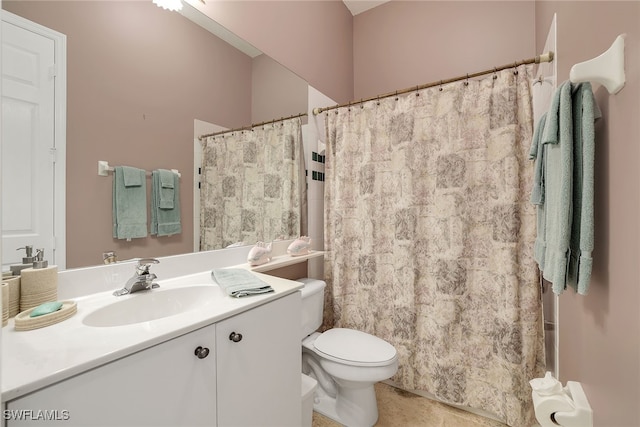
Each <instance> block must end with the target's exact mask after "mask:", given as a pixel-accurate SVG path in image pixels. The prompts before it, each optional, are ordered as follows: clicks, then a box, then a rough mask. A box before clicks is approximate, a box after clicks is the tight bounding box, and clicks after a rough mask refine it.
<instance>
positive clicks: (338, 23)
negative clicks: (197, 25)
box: [193, 0, 353, 102]
mask: <svg viewBox="0 0 640 427" xmlns="http://www.w3.org/2000/svg"><path fill="white" fill-rule="evenodd" d="M193 3H194V6H196V7H198V8H199V9H201V10H202V11H203V12H204V13H205V14H206V15H208V16H209V17H211V18H213V19H214V20H216V21H217V22H218V23H220V24H221V25H223V26H224V27H226V28H227V29H229V30H230V31H232V32H234V33H235V34H237V35H238V36H240V37H241V38H243V39H244V40H246V41H248V42H249V43H251V44H252V45H253V46H255V47H256V48H258V49H260V51H262V52H264V53H266V54H267V55H269V56H270V57H272V58H273V59H274V60H276V61H278V62H279V63H281V64H283V65H284V66H286V67H287V68H289V69H290V70H291V71H293V72H294V73H296V74H298V75H299V76H301V77H302V78H303V79H305V80H306V81H307V82H308V83H309V84H310V85H311V86H313V87H314V88H316V89H318V90H319V91H320V92H322V93H324V94H325V95H327V96H328V97H330V98H332V99H334V100H336V101H337V102H346V101H349V100H350V99H352V98H353V43H352V34H353V17H352V16H351V13H350V12H349V10H348V9H347V7H346V6H345V5H344V3H342V2H341V1H337V0H328V1H327V0H303V1H260V0H246V1H207V2H206V5H201V4H200V2H198V1H195V2H193Z"/></svg>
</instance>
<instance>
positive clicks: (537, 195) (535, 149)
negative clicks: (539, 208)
mask: <svg viewBox="0 0 640 427" xmlns="http://www.w3.org/2000/svg"><path fill="white" fill-rule="evenodd" d="M546 118H547V115H546V113H545V114H543V115H542V116H541V117H540V121H539V122H538V125H537V126H536V128H535V130H534V133H533V142H532V143H531V151H530V152H529V158H530V159H535V166H534V176H533V188H532V189H531V203H533V204H534V205H542V204H543V203H544V146H543V144H542V133H543V130H544V125H545V123H546Z"/></svg>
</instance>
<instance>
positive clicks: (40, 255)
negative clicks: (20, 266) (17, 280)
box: [32, 249, 49, 269]
mask: <svg viewBox="0 0 640 427" xmlns="http://www.w3.org/2000/svg"><path fill="white" fill-rule="evenodd" d="M48 265H49V261H47V260H45V259H44V249H36V255H35V256H34V257H33V264H32V266H33V268H34V269H37V268H46V267H47V266H48Z"/></svg>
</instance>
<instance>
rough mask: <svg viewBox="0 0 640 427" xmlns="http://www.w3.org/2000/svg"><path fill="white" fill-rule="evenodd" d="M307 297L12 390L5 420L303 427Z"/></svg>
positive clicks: (293, 296) (85, 425)
mask: <svg viewBox="0 0 640 427" xmlns="http://www.w3.org/2000/svg"><path fill="white" fill-rule="evenodd" d="M300 304H301V301H300V293H299V292H293V293H290V294H288V295H285V296H282V297H280V298H277V299H275V300H272V301H270V302H267V303H265V304H263V305H259V306H256V307H254V308H250V309H247V310H246V311H243V312H240V313H238V314H236V315H234V316H231V317H228V318H225V319H223V320H220V321H218V322H217V323H215V324H211V325H209V326H206V327H203V328H201V329H197V330H195V331H193V332H190V333H187V334H186V335H182V336H179V337H177V338H174V339H171V340H168V341H165V342H163V343H161V344H158V345H155V346H153V347H150V348H147V349H145V350H142V351H139V352H137V353H134V354H131V355H128V356H126V357H123V358H121V359H118V360H115V361H113V362H110V363H107V364H105V365H102V366H99V367H97V368H94V369H91V370H88V371H86V372H83V373H80V374H78V375H76V376H74V377H71V378H68V379H65V380H63V381H61V382H58V383H56V384H53V385H51V386H48V387H45V388H43V389H40V390H37V391H35V392H33V393H30V394H27V395H24V396H22V397H19V398H17V399H14V400H11V401H9V402H7V403H6V406H5V412H4V418H5V420H4V421H5V425H6V427H14V426H25V425H31V426H33V425H47V426H50V425H61V426H62V425H64V426H65V427H70V426H82V427H89V426H114V427H115V426H127V427H135V426H173V427H176V426H219V427H230V426H246V427H260V426H265V427H267V426H278V427H286V426H291V427H298V426H300V422H301V412H300V408H301V393H300V388H301V381H300V372H301V366H300V364H301V360H300V359H301V350H300ZM123 333H126V331H125V330H123ZM86 345H88V346H90V345H91V342H87V343H86ZM69 351H73V349H72V348H70V349H69ZM7 411H8V412H7ZM7 414H9V415H7ZM43 417H46V418H43ZM17 418H22V420H18V419H17Z"/></svg>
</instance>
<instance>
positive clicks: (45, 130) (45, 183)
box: [2, 20, 64, 269]
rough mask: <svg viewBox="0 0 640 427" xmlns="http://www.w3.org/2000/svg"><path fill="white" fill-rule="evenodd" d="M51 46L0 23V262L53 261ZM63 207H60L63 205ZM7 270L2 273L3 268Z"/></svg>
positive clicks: (48, 40)
mask: <svg viewBox="0 0 640 427" xmlns="http://www.w3.org/2000/svg"><path fill="white" fill-rule="evenodd" d="M54 58H55V56H54V41H53V40H52V39H49V38H47V37H44V36H42V35H38V34H35V33H34V32H32V31H29V30H27V29H24V28H21V27H19V26H17V25H14V24H12V23H9V22H6V21H4V20H3V22H2V262H3V267H5V266H7V265H11V264H16V263H21V261H22V257H23V256H24V251H17V250H16V249H18V248H21V247H24V246H25V245H33V247H34V249H37V248H43V249H44V250H45V258H46V259H49V260H50V261H52V262H55V260H54V259H53V255H54V245H55V239H54V215H53V212H54V194H55V191H54V163H53V160H54V158H53V156H52V149H53V148H54V147H55V137H54V135H55V132H54V124H55V86H54V78H55V76H54V69H55V68H54V61H55V60H54ZM63 203H64V201H63ZM3 269H6V268H3Z"/></svg>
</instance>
